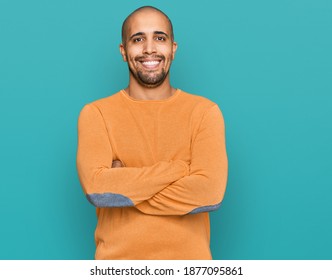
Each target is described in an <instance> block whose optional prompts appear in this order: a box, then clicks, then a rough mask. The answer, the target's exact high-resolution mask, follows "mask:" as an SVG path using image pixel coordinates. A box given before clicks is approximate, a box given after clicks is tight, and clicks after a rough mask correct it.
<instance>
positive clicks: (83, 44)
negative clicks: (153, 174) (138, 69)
mask: <svg viewBox="0 0 332 280" xmlns="http://www.w3.org/2000/svg"><path fill="white" fill-rule="evenodd" d="M147 4H148V5H155V6H156V7H159V8H160V9H162V10H164V11H165V12H166V13H167V14H168V15H169V17H170V18H171V19H172V21H173V24H174V29H175V37H176V41H177V42H178V44H179V49H178V53H177V57H176V60H175V61H174V64H173V68H172V74H171V78H172V82H173V85H174V86H176V87H179V88H181V89H183V90H185V91H188V92H191V93H196V94H199V95H203V96H206V97H208V98H210V99H212V100H213V101H215V102H217V103H218V104H219V105H220V108H221V109H222V111H223V114H224V117H225V122H226V129H227V131H226V132H227V149H228V156H229V180H228V187H227V192H226V196H225V199H224V202H223V205H222V207H221V208H220V209H219V210H218V211H216V212H214V213H212V214H211V224H212V225H211V229H212V231H211V233H212V237H211V238H212V240H211V247H212V252H213V256H214V258H215V259H332V238H331V234H332V202H331V200H332V79H331V78H332V36H331V34H332V2H331V1H329V0H315V1H314V0H313V1H309V0H288V1H286V0H279V1H264V0H252V1H247V0H232V1H231V0H227V1H226V0H222V1H220V0H219V1H217V0H215V1H128V0H125V1H117V2H115V1H106V0H100V1H87V0H81V1H73V0H57V1H42V0H39V1H38V0H30V1H23V0H21V1H19V0H0V93H1V99H0V100H1V105H0V106H1V110H0V131H1V138H0V144H1V145H0V156H1V162H0V164H1V166H0V172H1V181H0V184H1V185H0V191H1V196H0V197H1V198H0V221H1V225H0V226H1V230H0V259H93V256H94V250H95V245H94V240H93V234H94V229H95V225H96V217H95V211H94V207H93V206H92V205H90V204H89V203H88V201H87V200H86V199H85V197H84V195H83V192H82V190H81V187H80V184H79V181H78V177H77V174H76V165H75V164H76V162H75V160H76V159H75V156H76V143H77V135H76V124H77V117H78V114H79V111H80V110H81V108H82V106H83V105H84V104H86V103H88V102H91V101H93V100H96V99H98V98H102V97H104V96H107V95H110V94H112V93H115V92H116V91H118V90H120V89H121V88H124V87H125V86H126V85H127V82H128V74H127V66H126V64H125V63H123V62H122V60H121V57H120V54H119V51H118V45H119V42H120V28H121V24H122V21H123V19H124V18H125V17H126V16H127V15H128V14H129V13H130V12H131V11H132V10H134V9H135V8H137V7H139V6H142V5H147Z"/></svg>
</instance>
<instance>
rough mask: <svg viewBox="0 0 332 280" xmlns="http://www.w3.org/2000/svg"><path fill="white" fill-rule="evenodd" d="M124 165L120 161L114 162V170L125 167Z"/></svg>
mask: <svg viewBox="0 0 332 280" xmlns="http://www.w3.org/2000/svg"><path fill="white" fill-rule="evenodd" d="M123 166H124V165H123V164H122V162H121V161H120V160H118V159H116V160H113V162H112V168H118V167H123Z"/></svg>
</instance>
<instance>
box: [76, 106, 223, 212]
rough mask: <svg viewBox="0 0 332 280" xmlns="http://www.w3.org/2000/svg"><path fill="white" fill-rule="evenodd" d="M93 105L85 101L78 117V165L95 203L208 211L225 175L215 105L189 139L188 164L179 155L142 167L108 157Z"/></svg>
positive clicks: (219, 117)
mask: <svg viewBox="0 0 332 280" xmlns="http://www.w3.org/2000/svg"><path fill="white" fill-rule="evenodd" d="M107 135H108V134H107V130H106V127H105V124H104V121H103V119H102V116H101V114H100V112H99V111H98V109H97V108H96V107H94V106H93V105H88V106H86V107H85V108H84V109H83V110H82V113H81V115H80V119H79V145H78V155H77V167H78V172H79V177H80V180H81V183H82V186H83V189H84V191H85V193H86V196H87V198H88V199H89V201H90V202H91V203H92V204H94V205H95V206H96V207H136V208H137V209H138V210H139V211H141V212H143V213H145V214H149V215H184V214H188V213H192V214H194V213H199V212H206V211H212V210H215V209H217V208H218V206H219V205H220V203H221V200H222V198H223V195H224V192H225V188H226V180H227V156H226V150H225V137H224V123H223V118H222V115H221V112H220V110H219V108H218V107H217V106H214V107H212V108H210V109H209V110H208V111H207V112H206V114H205V115H204V117H203V119H202V121H201V124H200V127H199V131H198V133H197V135H196V137H195V139H193V142H192V159H191V163H190V165H188V164H187V163H185V162H184V161H181V160H175V161H160V162H157V163H156V164H154V165H152V166H147V167H140V168H134V167H124V166H123V165H122V163H121V161H120V160H114V161H112V147H111V145H110V142H109V139H108V136H107Z"/></svg>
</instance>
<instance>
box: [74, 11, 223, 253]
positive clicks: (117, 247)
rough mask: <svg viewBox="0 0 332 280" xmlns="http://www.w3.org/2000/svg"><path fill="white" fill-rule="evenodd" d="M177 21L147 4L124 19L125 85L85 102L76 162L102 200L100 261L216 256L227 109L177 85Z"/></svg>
mask: <svg viewBox="0 0 332 280" xmlns="http://www.w3.org/2000/svg"><path fill="white" fill-rule="evenodd" d="M176 48H177V44H176V43H175V42H174V37H173V28H172V24H171V21H170V20H169V18H168V17H167V16H166V15H165V14H164V13H163V12H161V11H160V10H158V9H156V8H154V7H150V6H145V7H141V8H139V9H137V10H135V11H134V12H133V13H132V14H130V15H129V16H128V17H127V19H126V20H125V21H124V23H123V27H122V44H121V45H120V52H121V55H122V57H123V60H124V61H125V62H127V63H128V67H129V85H128V87H127V88H126V89H124V90H121V91H120V92H118V93H116V94H114V95H112V96H110V97H107V98H103V99H101V100H97V101H95V102H93V103H91V104H88V105H86V106H85V107H84V108H83V109H82V111H81V114H80V117H79V124H78V129H79V130H78V134H79V135H78V136H79V137H78V138H79V141H78V154H77V167H78V172H79V177H80V181H81V184H82V186H83V190H84V192H85V194H86V197H87V198H88V200H89V201H90V202H91V203H92V204H93V205H94V206H96V207H97V216H98V224H97V228H96V232H95V241H96V247H97V248H96V254H95V258H96V259H211V252H210V245H209V242H210V225H209V214H208V212H209V211H212V210H215V209H217V208H218V207H219V205H220V203H221V200H222V198H223V195H224V192H225V187H226V179H227V157H226V150H225V137H224V123H223V118H222V115H221V112H220V110H219V108H218V106H217V105H216V104H215V103H213V102H211V101H209V100H208V99H206V98H203V97H200V96H195V95H192V94H188V93H185V92H184V91H181V90H180V89H175V88H173V87H172V86H171V84H170V79H169V69H170V66H171V63H172V60H173V59H174V56H175V52H176Z"/></svg>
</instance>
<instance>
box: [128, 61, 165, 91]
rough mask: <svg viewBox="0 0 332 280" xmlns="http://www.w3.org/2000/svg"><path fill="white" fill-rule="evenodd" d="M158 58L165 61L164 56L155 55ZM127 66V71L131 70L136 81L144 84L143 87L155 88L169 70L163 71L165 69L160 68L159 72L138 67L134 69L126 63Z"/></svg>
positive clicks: (163, 79)
mask: <svg viewBox="0 0 332 280" xmlns="http://www.w3.org/2000/svg"><path fill="white" fill-rule="evenodd" d="M156 57H158V58H161V59H162V61H165V57H164V56H156ZM141 58H142V57H138V58H136V59H135V60H136V61H139V59H141ZM128 67H129V71H130V72H131V74H132V75H133V76H134V78H135V79H136V81H137V82H138V83H139V84H140V85H142V86H144V87H148V88H155V87H158V86H160V85H161V84H162V83H163V82H164V81H165V79H166V77H167V76H168V73H169V71H167V72H166V71H165V69H164V68H163V69H161V72H159V73H154V71H149V70H145V71H144V70H141V69H138V70H137V71H135V69H132V68H131V67H130V65H129V63H128Z"/></svg>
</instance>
